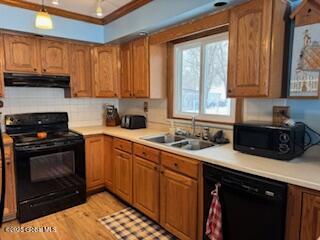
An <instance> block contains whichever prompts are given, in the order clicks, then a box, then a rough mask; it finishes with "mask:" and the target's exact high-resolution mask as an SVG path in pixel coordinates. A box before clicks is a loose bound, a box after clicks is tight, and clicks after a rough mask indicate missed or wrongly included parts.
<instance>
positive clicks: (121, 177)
mask: <svg viewBox="0 0 320 240" xmlns="http://www.w3.org/2000/svg"><path fill="white" fill-rule="evenodd" d="M113 153H114V157H113V164H114V187H113V191H114V193H115V194H117V195H118V196H119V197H120V198H122V199H123V200H125V201H126V202H128V203H130V204H132V155H131V153H126V152H123V151H120V150H118V149H114V150H113Z"/></svg>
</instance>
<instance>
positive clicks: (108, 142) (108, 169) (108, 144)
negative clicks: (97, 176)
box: [103, 136, 113, 191]
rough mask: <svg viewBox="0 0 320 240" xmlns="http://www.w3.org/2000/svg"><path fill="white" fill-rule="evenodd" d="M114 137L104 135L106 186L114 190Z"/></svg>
mask: <svg viewBox="0 0 320 240" xmlns="http://www.w3.org/2000/svg"><path fill="white" fill-rule="evenodd" d="M112 140H113V139H112V137H109V136H104V149H103V150H104V183H105V187H106V188H108V189H109V190H111V191H112V190H113V154H112V151H113V150H112V146H113V144H112Z"/></svg>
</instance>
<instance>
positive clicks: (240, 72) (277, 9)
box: [228, 0, 288, 97]
mask: <svg viewBox="0 0 320 240" xmlns="http://www.w3.org/2000/svg"><path fill="white" fill-rule="evenodd" d="M287 7H288V5H287V3H285V1H275V0H251V1H249V2H247V3H244V4H242V5H239V6H237V7H234V8H232V9H231V10H230V12H231V13H230V14H231V15H230V25H229V34H230V39H229V40H230V41H229V66H228V96H229V97H280V96H281V87H282V80H283V79H282V67H283V55H284V44H285V25H286V24H285V19H286V18H285V16H286V13H287V11H286V10H287Z"/></svg>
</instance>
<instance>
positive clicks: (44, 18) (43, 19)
mask: <svg viewBox="0 0 320 240" xmlns="http://www.w3.org/2000/svg"><path fill="white" fill-rule="evenodd" d="M35 24H36V28H40V29H53V24H52V19H51V17H50V15H49V14H48V13H47V12H46V11H43V10H41V11H39V12H38V13H37V16H36V23H35Z"/></svg>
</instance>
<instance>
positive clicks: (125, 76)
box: [120, 42, 133, 98]
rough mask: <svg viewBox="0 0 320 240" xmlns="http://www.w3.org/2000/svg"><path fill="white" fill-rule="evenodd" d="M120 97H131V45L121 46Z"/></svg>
mask: <svg viewBox="0 0 320 240" xmlns="http://www.w3.org/2000/svg"><path fill="white" fill-rule="evenodd" d="M120 56H121V97H123V98H129V97H132V96H133V79H132V60H133V59H132V43H131V42H129V43H127V44H123V45H121V48H120Z"/></svg>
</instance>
